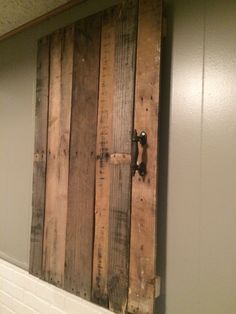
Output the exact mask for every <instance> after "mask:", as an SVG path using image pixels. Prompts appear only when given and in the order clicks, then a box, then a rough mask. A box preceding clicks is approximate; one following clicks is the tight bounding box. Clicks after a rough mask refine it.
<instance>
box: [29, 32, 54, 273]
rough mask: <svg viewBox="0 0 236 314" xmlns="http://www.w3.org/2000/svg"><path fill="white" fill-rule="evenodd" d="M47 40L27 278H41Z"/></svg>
mask: <svg viewBox="0 0 236 314" xmlns="http://www.w3.org/2000/svg"><path fill="white" fill-rule="evenodd" d="M49 45H50V39H49V37H48V36H47V37H44V38H43V39H41V40H39V43H38V57H37V83H36V84H37V86H36V110H35V143H34V166H33V196H32V224H31V242H30V265H29V271H30V273H31V274H33V275H35V276H38V277H41V271H42V257H43V231H44V208H45V187H46V163H47V128H48V126H47V123H48V97H49V88H48V87H49Z"/></svg>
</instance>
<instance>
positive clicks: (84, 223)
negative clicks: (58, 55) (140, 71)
mask: <svg viewBox="0 0 236 314" xmlns="http://www.w3.org/2000/svg"><path fill="white" fill-rule="evenodd" d="M100 33H101V16H100V15H96V16H91V17H88V18H86V19H83V20H81V21H79V22H78V24H77V25H76V32H75V53H74V62H75V63H74V79H73V96H72V121H71V144H70V170H69V192H68V215H67V237H66V264H65V288H66V289H67V290H69V291H71V292H73V293H75V294H76V295H79V296H81V297H83V298H85V299H88V300H90V298H91V289H92V287H91V285H92V258H93V235H94V202H95V163H96V134H97V106H98V86H99V59H100ZM65 225H66V223H65Z"/></svg>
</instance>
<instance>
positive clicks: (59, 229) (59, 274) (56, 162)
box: [43, 26, 74, 286]
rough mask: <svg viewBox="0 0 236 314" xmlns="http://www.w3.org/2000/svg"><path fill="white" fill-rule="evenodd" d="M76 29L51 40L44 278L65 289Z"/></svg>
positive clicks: (54, 35) (62, 31)
mask: <svg viewBox="0 0 236 314" xmlns="http://www.w3.org/2000/svg"><path fill="white" fill-rule="evenodd" d="M73 45H74V28H73V26H70V27H67V28H66V29H64V30H60V31H57V32H55V33H54V34H53V35H52V36H51V50H50V93H49V118H48V150H47V155H48V157H47V158H48V161H47V179H46V206H45V230H44V264H43V267H44V277H45V279H46V280H48V281H49V282H51V283H53V284H55V285H57V286H63V282H64V263H65V240H66V217H67V198H68V173H69V140H70V118H71V95H72V69H73Z"/></svg>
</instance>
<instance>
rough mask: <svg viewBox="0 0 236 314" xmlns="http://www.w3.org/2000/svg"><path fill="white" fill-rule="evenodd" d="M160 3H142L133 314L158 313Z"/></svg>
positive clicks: (153, 0) (132, 256)
mask: <svg viewBox="0 0 236 314" xmlns="http://www.w3.org/2000/svg"><path fill="white" fill-rule="evenodd" d="M161 10H162V8H161V1H160V0H140V1H139V25H138V42H137V66H136V90H135V119H134V128H135V129H136V130H137V131H138V133H140V132H141V131H145V132H146V133H147V142H148V145H147V149H146V150H144V151H143V152H142V154H143V160H145V162H146V164H147V175H146V176H145V177H144V179H142V178H140V177H139V176H138V175H136V176H134V177H133V183H132V217H131V220H132V224H131V245H130V247H131V250H130V283H129V302H128V311H129V312H130V313H140V314H143V313H150V314H151V313H153V306H154V297H155V278H156V223H157V171H158V169H157V165H158V110H159V84H160V82H159V74H160V48H161V16H162V14H161Z"/></svg>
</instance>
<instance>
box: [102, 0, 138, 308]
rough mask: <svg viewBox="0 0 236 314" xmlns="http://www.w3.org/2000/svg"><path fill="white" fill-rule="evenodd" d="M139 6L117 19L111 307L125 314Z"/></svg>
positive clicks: (124, 10) (128, 4)
mask: <svg viewBox="0 0 236 314" xmlns="http://www.w3.org/2000/svg"><path fill="white" fill-rule="evenodd" d="M137 4H138V1H136V0H131V1H126V2H125V5H124V6H123V8H122V10H121V12H120V14H119V17H118V18H117V20H116V39H115V40H116V43H115V77H114V79H113V83H114V86H113V127H112V151H111V156H110V159H111V160H110V164H111V165H110V169H111V170H110V171H111V187H110V213H109V215H110V216H109V261H108V299H109V308H110V310H112V311H114V312H116V313H125V311H126V306H127V298H128V277H129V240H130V207H131V199H130V194H131V171H130V170H131V169H130V159H131V136H132V129H133V107H134V76H135V56H136V30H137V9H138V8H137V7H138V5H137Z"/></svg>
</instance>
